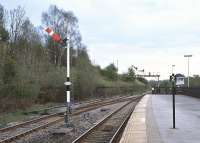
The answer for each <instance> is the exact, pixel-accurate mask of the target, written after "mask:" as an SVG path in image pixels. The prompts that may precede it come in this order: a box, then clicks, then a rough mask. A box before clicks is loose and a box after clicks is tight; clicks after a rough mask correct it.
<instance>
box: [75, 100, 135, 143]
mask: <svg viewBox="0 0 200 143" xmlns="http://www.w3.org/2000/svg"><path fill="white" fill-rule="evenodd" d="M138 101H139V98H138V99H132V100H131V101H130V102H128V103H127V104H125V105H123V106H122V107H120V108H118V109H117V110H115V111H113V112H112V113H111V114H109V115H108V116H106V117H105V118H104V119H102V120H101V121H100V122H98V123H97V124H96V125H94V126H93V127H91V128H90V129H89V130H88V131H87V132H85V133H84V134H82V135H81V136H79V137H78V138H77V139H76V140H74V141H73V142H72V143H94V142H95V143H114V142H117V141H119V139H120V135H121V133H122V131H123V129H124V127H125V125H126V123H127V121H128V119H129V117H130V115H131V113H132V112H133V110H134V108H135V105H136V103H137V102H138Z"/></svg>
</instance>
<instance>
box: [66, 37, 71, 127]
mask: <svg viewBox="0 0 200 143" xmlns="http://www.w3.org/2000/svg"><path fill="white" fill-rule="evenodd" d="M66 42H67V43H66V62H67V77H66V78H67V81H66V82H65V85H66V101H67V102H66V113H65V123H66V124H67V123H68V120H69V114H70V85H71V82H70V44H69V39H67V41H66Z"/></svg>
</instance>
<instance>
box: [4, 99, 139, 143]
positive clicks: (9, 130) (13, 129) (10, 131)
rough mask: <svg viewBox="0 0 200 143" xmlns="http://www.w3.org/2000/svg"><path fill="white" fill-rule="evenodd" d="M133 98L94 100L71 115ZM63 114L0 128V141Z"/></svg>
mask: <svg viewBox="0 0 200 143" xmlns="http://www.w3.org/2000/svg"><path fill="white" fill-rule="evenodd" d="M135 98H136V97H128V98H117V99H111V100H108V101H104V102H102V101H95V102H93V103H90V104H88V105H86V106H80V107H77V108H75V109H74V110H75V111H74V112H73V113H72V115H71V116H75V115H79V114H81V113H84V112H87V111H90V110H94V109H97V108H100V107H102V106H106V105H110V104H114V103H118V102H124V101H127V100H130V99H135ZM63 114H64V112H59V113H54V114H51V115H46V116H42V117H40V118H36V119H33V120H29V121H26V122H23V123H20V124H17V125H14V126H10V127H6V128H1V129H0V143H7V142H11V141H14V140H16V139H18V138H20V137H23V136H26V135H28V134H31V133H32V132H35V131H38V130H41V129H43V128H45V127H48V126H51V125H53V124H56V123H58V122H61V121H64V116H63Z"/></svg>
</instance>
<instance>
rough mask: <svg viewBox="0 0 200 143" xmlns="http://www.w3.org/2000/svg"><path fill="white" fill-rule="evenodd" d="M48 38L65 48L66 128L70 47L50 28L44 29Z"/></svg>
mask: <svg viewBox="0 0 200 143" xmlns="http://www.w3.org/2000/svg"><path fill="white" fill-rule="evenodd" d="M44 30H45V31H46V32H47V33H48V34H49V36H51V38H52V40H53V41H55V42H57V43H59V44H61V45H62V46H63V47H65V48H66V61H67V74H66V75H67V76H66V82H65V83H64V85H65V86H66V112H65V115H64V117H65V123H66V125H67V126H68V125H69V114H70V109H71V107H70V106H71V104H70V86H71V82H70V46H69V39H68V37H67V38H66V39H62V38H61V37H60V35H58V34H57V33H55V32H54V31H53V30H52V29H51V28H49V27H47V28H45V29H44Z"/></svg>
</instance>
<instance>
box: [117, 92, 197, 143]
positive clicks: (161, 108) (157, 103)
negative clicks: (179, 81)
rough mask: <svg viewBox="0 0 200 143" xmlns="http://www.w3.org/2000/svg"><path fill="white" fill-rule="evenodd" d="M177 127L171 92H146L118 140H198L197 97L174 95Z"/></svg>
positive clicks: (147, 142) (165, 142) (155, 142)
mask: <svg viewBox="0 0 200 143" xmlns="http://www.w3.org/2000/svg"><path fill="white" fill-rule="evenodd" d="M175 98H176V128H175V129H173V128H172V127H173V124H172V123H173V122H172V115H173V114H172V95H152V94H148V95H145V96H144V97H143V98H142V100H141V101H140V102H139V103H138V105H137V106H136V108H135V110H134V112H133V113H132V115H131V117H130V119H129V121H128V123H127V125H126V127H125V130H124V132H123V134H122V137H121V140H120V143H199V142H200V99H198V98H194V97H190V96H185V95H176V96H175Z"/></svg>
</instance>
